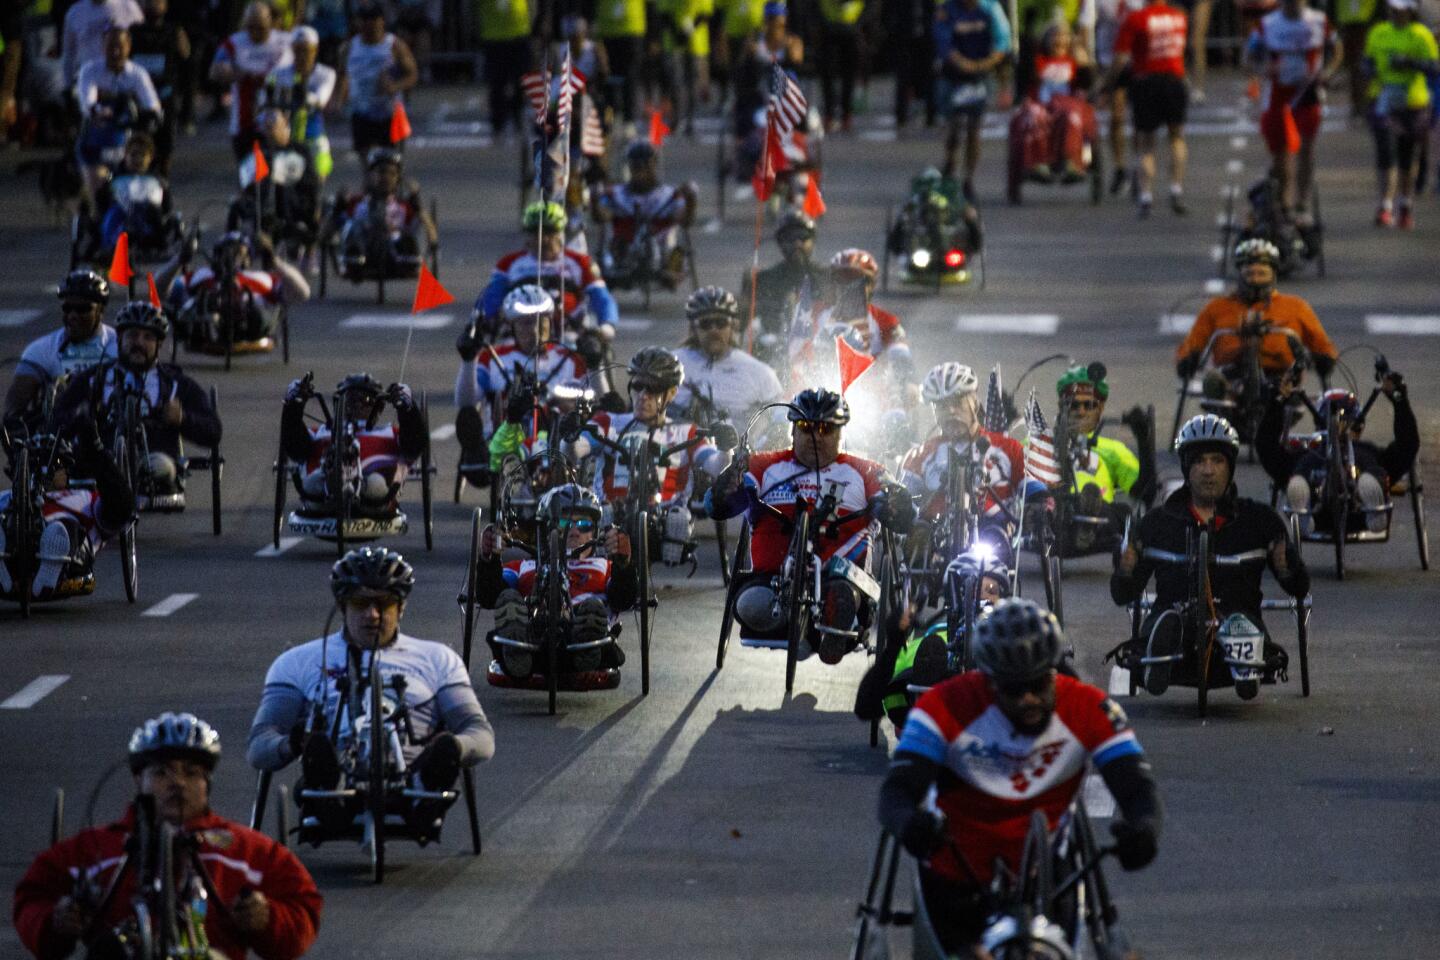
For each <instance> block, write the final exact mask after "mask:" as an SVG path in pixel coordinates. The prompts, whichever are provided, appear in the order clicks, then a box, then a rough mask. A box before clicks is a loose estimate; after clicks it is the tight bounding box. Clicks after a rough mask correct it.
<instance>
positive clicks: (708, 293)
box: [685, 286, 740, 323]
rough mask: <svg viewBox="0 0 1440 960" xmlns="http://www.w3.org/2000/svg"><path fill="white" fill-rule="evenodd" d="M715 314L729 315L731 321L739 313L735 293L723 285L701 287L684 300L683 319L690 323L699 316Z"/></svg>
mask: <svg viewBox="0 0 1440 960" xmlns="http://www.w3.org/2000/svg"><path fill="white" fill-rule="evenodd" d="M717 315H719V316H722V317H729V318H730V320H731V321H732V322H733V321H734V320H735V318H736V317H738V316H739V315H740V304H738V303H737V302H736V301H735V294H733V293H731V292H730V291H729V290H726V289H725V288H724V287H713V286H712V287H701V288H700V289H699V290H696V291H695V292H694V293H692V294H690V299H688V300H686V301H685V319H686V320H689V321H690V322H691V323H693V322H695V321H696V320H699V319H700V318H701V317H713V316H717Z"/></svg>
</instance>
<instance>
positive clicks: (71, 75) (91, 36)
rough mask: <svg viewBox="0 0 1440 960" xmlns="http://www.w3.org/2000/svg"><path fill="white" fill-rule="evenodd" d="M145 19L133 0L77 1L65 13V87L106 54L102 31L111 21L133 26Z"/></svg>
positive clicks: (62, 58) (103, 32)
mask: <svg viewBox="0 0 1440 960" xmlns="http://www.w3.org/2000/svg"><path fill="white" fill-rule="evenodd" d="M144 19H145V14H144V13H143V12H142V11H141V10H140V5H139V4H137V3H136V2H135V0H79V2H77V3H76V4H75V5H74V6H72V7H71V8H70V9H69V10H67V11H66V12H65V30H64V33H63V37H64V39H63V40H62V41H61V47H60V63H61V69H62V70H63V71H64V74H65V76H64V79H65V86H66V88H67V89H69V88H72V87H74V86H75V79H76V78H77V77H78V76H80V68H81V67H83V66H84V65H85V64H87V63H89V62H90V61H91V60H100V59H103V58H104V56H105V31H106V30H107V29H109V28H110V26H111V25H112V24H113V25H115V26H119V27H133V26H134V25H135V24H137V23H139V22H140V21H142V20H144Z"/></svg>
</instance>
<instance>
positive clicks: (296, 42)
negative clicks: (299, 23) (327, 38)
mask: <svg viewBox="0 0 1440 960" xmlns="http://www.w3.org/2000/svg"><path fill="white" fill-rule="evenodd" d="M301 44H304V45H305V46H307V47H318V46H320V34H318V33H316V32H315V28H314V27H296V28H295V29H294V31H292V32H291V34H290V46H292V47H298V46H300V45H301Z"/></svg>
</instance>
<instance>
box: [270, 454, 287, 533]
mask: <svg viewBox="0 0 1440 960" xmlns="http://www.w3.org/2000/svg"><path fill="white" fill-rule="evenodd" d="M288 469H289V465H288V463H287V462H286V459H285V445H284V443H283V442H282V443H281V445H280V452H279V453H277V454H276V455H275V515H274V517H273V518H272V520H273V522H272V524H271V527H272V530H271V532H272V533H273V535H274V536H273V544H274V547H275V549H276V550H279V549H280V532H281V530H283V529H284V526H285V473H286V471H287V470H288Z"/></svg>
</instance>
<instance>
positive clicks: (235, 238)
mask: <svg viewBox="0 0 1440 960" xmlns="http://www.w3.org/2000/svg"><path fill="white" fill-rule="evenodd" d="M242 251H243V252H244V253H246V254H248V253H249V252H250V241H249V240H248V239H247V238H246V236H245V234H243V233H241V232H240V231H239V230H231V231H230V232H229V233H226V234H224V235H222V236H221V237H220V239H219V240H216V241H215V244H214V246H212V247H211V248H210V259H211V260H212V261H214V262H219V261H221V260H224V259H226V258H227V257H231V258H233V257H235V256H236V255H237V254H239V253H241V252H242Z"/></svg>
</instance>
